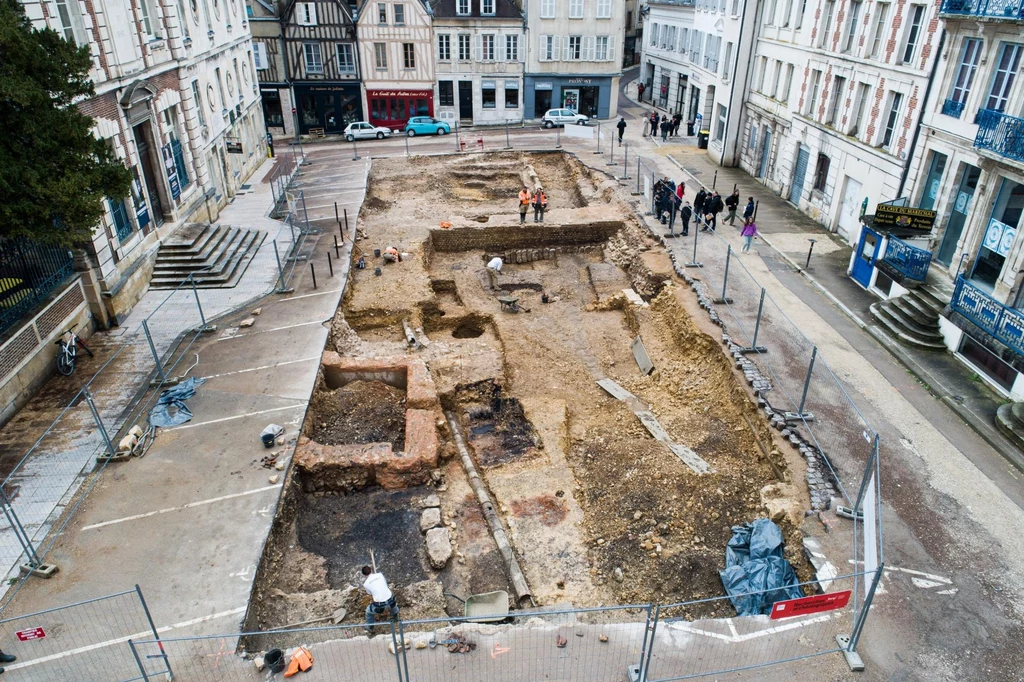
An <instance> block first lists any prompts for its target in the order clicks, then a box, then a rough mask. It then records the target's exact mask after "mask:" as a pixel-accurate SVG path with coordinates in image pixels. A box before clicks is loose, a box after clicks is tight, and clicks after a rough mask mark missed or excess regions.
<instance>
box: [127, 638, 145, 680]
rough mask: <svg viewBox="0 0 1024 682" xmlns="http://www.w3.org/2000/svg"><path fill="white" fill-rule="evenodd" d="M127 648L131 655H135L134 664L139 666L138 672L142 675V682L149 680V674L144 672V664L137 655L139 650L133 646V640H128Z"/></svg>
mask: <svg viewBox="0 0 1024 682" xmlns="http://www.w3.org/2000/svg"><path fill="white" fill-rule="evenodd" d="M128 648H129V649H131V650H132V656H134V657H135V664H136V665H138V666H139V673H140V674H141V675H142V678H141V679H142V680H144V682H149V675H147V674H146V666H144V665H143V664H142V658H140V657H139V652H138V650H136V648H135V642H133V641H132V640H130V639H129V640H128Z"/></svg>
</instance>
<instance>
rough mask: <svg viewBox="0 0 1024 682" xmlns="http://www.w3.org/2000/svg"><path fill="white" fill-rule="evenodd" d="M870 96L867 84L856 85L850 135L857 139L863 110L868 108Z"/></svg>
mask: <svg viewBox="0 0 1024 682" xmlns="http://www.w3.org/2000/svg"><path fill="white" fill-rule="evenodd" d="M870 96H871V86H870V85H868V84H867V83H858V84H857V99H856V100H855V102H854V105H853V119H852V120H851V121H850V131H849V132H850V135H852V136H853V137H857V133H858V132H860V122H861V121H862V120H863V119H864V109H866V108H867V106H868V98H869V97H870Z"/></svg>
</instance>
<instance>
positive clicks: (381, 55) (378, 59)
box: [373, 43, 388, 70]
mask: <svg viewBox="0 0 1024 682" xmlns="http://www.w3.org/2000/svg"><path fill="white" fill-rule="evenodd" d="M373 62H374V66H376V68H378V69H381V70H383V69H386V68H388V46H387V44H386V43H374V44H373Z"/></svg>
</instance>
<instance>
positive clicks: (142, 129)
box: [132, 121, 164, 227]
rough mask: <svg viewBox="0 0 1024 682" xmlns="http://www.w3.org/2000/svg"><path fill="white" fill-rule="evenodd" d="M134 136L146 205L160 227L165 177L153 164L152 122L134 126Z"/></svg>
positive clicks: (162, 215)
mask: <svg viewBox="0 0 1024 682" xmlns="http://www.w3.org/2000/svg"><path fill="white" fill-rule="evenodd" d="M132 135H133V137H134V138H135V148H136V149H137V150H138V152H139V163H140V164H141V165H142V184H143V185H145V192H146V203H148V204H149V207H150V213H151V214H152V216H153V224H154V225H156V226H158V227H159V226H160V225H162V224H163V222H164V204H163V202H162V201H161V200H160V184H159V183H160V182H161V181H162V180H163V177H162V176H160V175H157V172H156V169H157V168H159V165H157V164H155V163H154V162H153V155H154V153H155V151H154V149H153V147H152V145H151V144H150V140H151V139H152V127H151V126H150V122H149V121H143V122H142V123H139V124H137V125H134V126H132Z"/></svg>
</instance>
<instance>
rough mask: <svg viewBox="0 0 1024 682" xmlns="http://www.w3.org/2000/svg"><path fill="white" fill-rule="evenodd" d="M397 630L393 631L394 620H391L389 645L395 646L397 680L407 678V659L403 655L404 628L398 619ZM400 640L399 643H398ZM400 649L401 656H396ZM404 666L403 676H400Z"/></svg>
mask: <svg viewBox="0 0 1024 682" xmlns="http://www.w3.org/2000/svg"><path fill="white" fill-rule="evenodd" d="M398 628H399V632H398V633H396V632H395V621H394V620H392V621H391V645H392V646H393V647H395V667H396V668H398V682H408V680H409V659H408V658H406V656H405V646H404V645H405V629H404V628H402V621H398ZM399 642H401V644H399ZM399 651H401V653H402V657H401V658H399V657H398V653H399ZM403 664H404V666H405V677H402V667H403Z"/></svg>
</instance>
